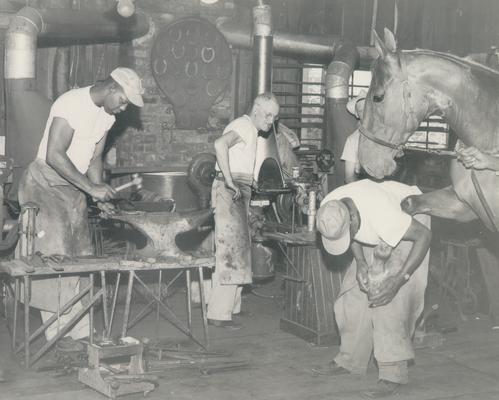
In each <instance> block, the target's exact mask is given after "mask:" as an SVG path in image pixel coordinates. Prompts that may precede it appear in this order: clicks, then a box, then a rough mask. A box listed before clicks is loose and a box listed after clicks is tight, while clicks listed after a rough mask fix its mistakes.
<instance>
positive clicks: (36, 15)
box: [4, 7, 149, 199]
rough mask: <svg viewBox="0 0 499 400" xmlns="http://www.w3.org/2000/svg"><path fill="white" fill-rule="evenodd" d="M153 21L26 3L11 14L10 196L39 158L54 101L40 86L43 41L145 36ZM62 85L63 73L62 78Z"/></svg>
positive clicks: (8, 59)
mask: <svg viewBox="0 0 499 400" xmlns="http://www.w3.org/2000/svg"><path fill="white" fill-rule="evenodd" d="M148 31H149V21H148V19H147V17H146V15H145V14H140V13H136V14H135V15H134V16H133V17H131V18H122V17H120V16H118V15H117V14H116V13H110V12H109V11H106V12H100V13H99V12H98V11H95V10H93V11H87V10H73V9H37V8H33V7H24V8H23V9H21V10H19V12H18V13H17V14H16V15H15V16H14V17H13V18H12V19H11V22H10V24H9V28H8V29H7V32H6V36H5V58H4V77H5V85H6V155H7V157H9V158H12V159H13V160H14V172H13V185H12V190H10V192H9V198H11V199H16V198H17V184H18V181H19V178H20V175H21V173H22V171H23V170H24V168H25V167H26V166H27V165H28V164H29V163H30V162H31V161H32V160H33V159H34V158H35V156H36V151H37V149H38V144H39V142H40V140H41V137H42V134H43V131H44V128H45V123H46V121H47V117H48V114H49V110H50V105H51V101H50V100H48V99H47V98H45V97H44V96H42V95H41V94H40V93H39V92H38V91H37V90H36V81H35V72H36V49H37V46H38V44H43V45H52V46H54V45H69V44H91V43H108V42H125V41H129V40H131V39H133V38H137V37H140V36H143V35H145V34H146V33H147V32H148ZM58 79H60V81H59V82H58V83H57V87H59V86H60V84H61V82H62V80H63V79H64V78H63V77H60V76H59V77H58Z"/></svg>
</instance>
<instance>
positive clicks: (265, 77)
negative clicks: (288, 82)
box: [251, 5, 272, 99]
mask: <svg viewBox="0 0 499 400" xmlns="http://www.w3.org/2000/svg"><path fill="white" fill-rule="evenodd" d="M252 66H253V85H252V91H251V93H252V98H253V99H254V98H255V97H256V96H258V95H259V94H262V93H265V92H270V91H271V90H272V13H271V9H270V6H268V5H258V6H256V7H254V8H253V64H252Z"/></svg>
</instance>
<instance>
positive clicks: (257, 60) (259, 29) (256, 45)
mask: <svg viewBox="0 0 499 400" xmlns="http://www.w3.org/2000/svg"><path fill="white" fill-rule="evenodd" d="M272 42H273V41H272V14H271V9H270V6H268V5H264V4H261V5H257V6H255V7H253V64H252V71H253V72H252V73H253V85H252V92H251V93H252V98H253V99H254V98H255V97H256V96H258V95H259V94H262V93H265V92H271V91H272ZM274 130H275V126H273V128H272V129H271V130H270V131H269V132H268V133H267V134H266V135H265V137H262V136H259V137H258V139H257V145H256V146H257V147H256V159H255V169H254V175H253V177H254V179H255V181H256V182H258V183H259V184H261V185H266V184H267V185H279V186H281V187H282V186H284V180H283V177H282V171H281V167H280V160H279V153H278V151H277V140H276V137H275V131H274ZM276 177H278V178H277V179H275V178H276ZM279 178H280V179H279ZM271 181H272V184H271V183H270V182H271ZM274 187H275V186H274Z"/></svg>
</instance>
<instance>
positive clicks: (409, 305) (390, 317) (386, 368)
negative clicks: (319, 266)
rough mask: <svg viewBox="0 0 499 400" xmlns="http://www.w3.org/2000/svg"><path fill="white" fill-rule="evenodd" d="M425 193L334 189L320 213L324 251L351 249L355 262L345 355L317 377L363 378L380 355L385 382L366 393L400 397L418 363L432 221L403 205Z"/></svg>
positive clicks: (343, 320) (386, 185)
mask: <svg viewBox="0 0 499 400" xmlns="http://www.w3.org/2000/svg"><path fill="white" fill-rule="evenodd" d="M420 193H421V191H420V190H419V189H418V188H417V187H416V186H407V185H405V184H402V183H399V182H394V181H386V182H380V183H377V182H373V181H370V180H367V179H364V180H360V181H356V182H353V183H350V184H347V185H344V186H341V187H339V188H337V189H335V190H333V191H332V192H331V193H329V194H328V195H327V196H326V197H325V198H324V200H323V201H322V203H321V206H320V208H319V210H318V213H317V229H318V231H319V232H320V233H321V235H322V243H323V245H324V248H325V249H326V250H327V251H328V252H329V253H331V254H333V255H339V254H342V253H345V252H346V251H347V250H348V249H349V248H350V249H351V251H352V253H353V255H354V259H353V260H352V263H351V265H350V266H349V268H348V269H347V271H346V274H345V277H344V278H343V282H342V284H341V288H340V294H339V296H338V298H337V300H336V302H335V305H334V311H335V317H336V322H337V324H338V328H339V332H340V336H341V346H340V352H339V353H338V355H337V356H336V357H335V359H334V360H333V361H331V362H330V363H329V364H327V365H325V366H320V367H317V368H315V369H314V371H315V372H317V373H320V374H324V375H337V374H341V373H354V374H364V373H365V372H366V369H367V365H368V363H369V360H370V358H371V353H372V352H373V351H374V357H375V358H376V361H377V363H378V368H379V381H378V384H377V386H376V387H375V388H373V389H372V390H370V391H368V392H366V393H365V394H366V395H367V396H368V397H371V398H379V397H384V396H388V395H392V394H394V393H397V392H398V391H399V388H400V385H402V384H406V383H407V382H408V371H407V362H408V361H409V360H411V359H413V358H414V350H413V348H412V342H411V339H412V335H413V333H414V329H415V324H416V320H417V318H418V317H419V315H420V314H421V312H422V310H423V306H424V292H425V288H426V282H427V275H428V258H429V254H428V253H429V252H428V249H429V245H430V240H431V232H430V229H429V227H430V217H429V216H427V215H417V216H416V217H414V218H413V217H411V216H410V215H408V214H406V213H404V212H403V211H402V210H401V207H400V202H401V201H402V200H403V199H404V198H405V197H407V196H409V195H414V194H420ZM382 253H383V254H382ZM380 257H383V259H381V258H380ZM380 266H381V267H380Z"/></svg>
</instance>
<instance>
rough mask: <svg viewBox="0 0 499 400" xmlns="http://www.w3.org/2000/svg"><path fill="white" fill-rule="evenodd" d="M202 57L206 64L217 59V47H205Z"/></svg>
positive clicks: (202, 50)
mask: <svg viewBox="0 0 499 400" xmlns="http://www.w3.org/2000/svg"><path fill="white" fill-rule="evenodd" d="M206 53H208V54H206ZM201 59H202V60H203V62H204V63H205V64H209V63H211V62H212V61H213V60H214V59H215V49H214V48H213V47H206V46H205V47H203V48H202V49H201Z"/></svg>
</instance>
